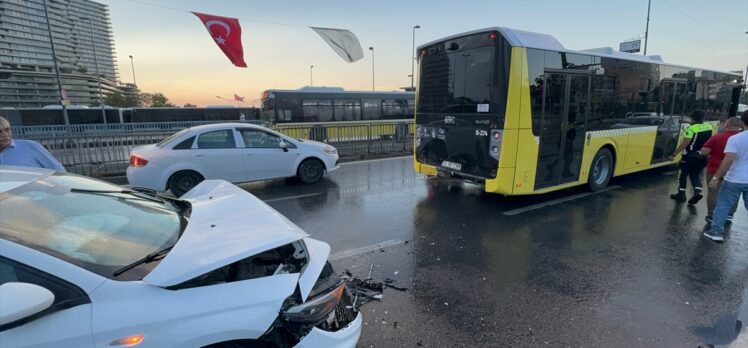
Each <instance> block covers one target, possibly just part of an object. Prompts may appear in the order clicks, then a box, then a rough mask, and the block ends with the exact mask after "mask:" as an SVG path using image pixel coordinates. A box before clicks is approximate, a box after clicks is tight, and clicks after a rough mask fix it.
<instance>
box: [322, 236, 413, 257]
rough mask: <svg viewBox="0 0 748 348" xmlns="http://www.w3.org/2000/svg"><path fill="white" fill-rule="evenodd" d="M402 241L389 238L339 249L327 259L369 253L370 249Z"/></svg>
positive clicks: (401, 242) (398, 243) (401, 241)
mask: <svg viewBox="0 0 748 348" xmlns="http://www.w3.org/2000/svg"><path fill="white" fill-rule="evenodd" d="M403 243H405V241H404V240H400V239H390V240H386V241H384V242H380V243H377V244H371V245H367V246H362V247H360V248H355V249H350V250H346V251H341V252H339V253H335V254H333V255H331V256H330V257H328V258H327V259H328V260H330V261H335V260H340V259H344V258H347V257H351V256H356V255H361V254H366V253H370V252H372V251H375V250H379V249H382V248H387V247H391V246H395V245H400V244H403Z"/></svg>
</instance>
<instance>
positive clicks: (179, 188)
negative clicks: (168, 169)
mask: <svg viewBox="0 0 748 348" xmlns="http://www.w3.org/2000/svg"><path fill="white" fill-rule="evenodd" d="M203 180H205V179H204V178H203V176H202V175H200V174H199V173H198V172H195V171H192V170H183V171H181V172H176V173H174V175H172V176H171V178H169V190H170V191H171V193H172V194H173V195H174V196H176V197H181V196H182V195H183V194H185V193H187V191H189V190H192V188H193V187H195V186H197V184H199V183H200V182H201V181H203Z"/></svg>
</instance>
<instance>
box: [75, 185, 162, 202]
mask: <svg viewBox="0 0 748 348" xmlns="http://www.w3.org/2000/svg"><path fill="white" fill-rule="evenodd" d="M70 192H73V193H90V194H102V195H107V194H112V193H121V194H126V195H131V196H134V197H137V198H140V199H144V200H148V201H151V202H156V203H166V201H165V200H163V199H162V198H160V197H158V196H149V195H147V194H145V193H141V192H138V191H132V190H125V189H122V190H88V189H80V188H71V189H70Z"/></svg>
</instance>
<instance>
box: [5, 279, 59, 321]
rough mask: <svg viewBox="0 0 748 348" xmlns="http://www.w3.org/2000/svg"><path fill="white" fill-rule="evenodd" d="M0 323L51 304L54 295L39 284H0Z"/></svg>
mask: <svg viewBox="0 0 748 348" xmlns="http://www.w3.org/2000/svg"><path fill="white" fill-rule="evenodd" d="M0 298H2V299H3V300H2V301H0V325H5V324H8V323H12V322H14V321H16V320H19V319H23V318H27V317H29V316H32V315H34V314H36V313H39V312H41V311H43V310H45V309H47V308H49V306H51V305H52V302H54V301H55V295H54V294H52V292H51V291H49V290H47V289H46V288H43V287H41V286H39V285H35V284H29V283H16V282H10V283H5V284H3V285H0Z"/></svg>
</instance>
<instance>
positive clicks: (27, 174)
mask: <svg viewBox="0 0 748 348" xmlns="http://www.w3.org/2000/svg"><path fill="white" fill-rule="evenodd" d="M0 251H2V254H1V255H0V299H1V300H0V342H2V344H1V345H2V347H4V348H5V347H8V348H10V347H102V348H103V347H132V346H137V347H204V346H209V347H214V348H215V347H257V346H262V347H266V346H281V347H288V346H297V347H353V346H355V345H356V343H357V341H358V338H359V335H360V333H361V321H362V317H361V315H360V314H359V313H358V312H356V311H355V309H353V308H352V302H353V299H351V296H350V294H349V293H348V291H347V289H346V286H345V283H344V282H343V281H341V279H340V277H339V276H338V275H337V274H335V272H333V270H332V267H331V266H330V264H329V263H328V262H327V258H328V255H329V253H330V247H329V245H327V244H326V243H323V242H320V241H317V240H314V239H311V238H309V237H308V235H307V234H306V233H304V231H302V230H301V229H299V227H297V226H296V225H294V224H293V223H291V222H290V221H288V220H287V219H286V218H285V217H283V216H282V215H280V214H279V213H278V212H276V211H275V210H273V209H272V208H271V207H269V206H268V205H266V204H265V203H263V202H262V201H260V200H259V199H257V198H256V197H254V196H252V195H251V194H249V193H247V192H245V191H243V190H241V189H239V188H237V187H236V186H234V185H232V184H230V183H228V182H225V181H221V180H206V181H203V182H202V183H200V184H199V185H198V186H197V187H195V188H194V189H193V190H191V191H190V192H189V193H187V194H186V195H184V196H183V197H182V198H181V199H173V198H166V197H162V196H159V195H155V194H153V193H143V192H139V191H131V190H125V189H123V188H121V187H119V186H115V185H111V184H108V183H105V182H101V181H98V180H93V179H89V178H85V177H81V176H77V175H72V174H67V173H54V172H52V171H50V170H46V169H36V168H23V167H10V166H0Z"/></svg>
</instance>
